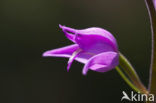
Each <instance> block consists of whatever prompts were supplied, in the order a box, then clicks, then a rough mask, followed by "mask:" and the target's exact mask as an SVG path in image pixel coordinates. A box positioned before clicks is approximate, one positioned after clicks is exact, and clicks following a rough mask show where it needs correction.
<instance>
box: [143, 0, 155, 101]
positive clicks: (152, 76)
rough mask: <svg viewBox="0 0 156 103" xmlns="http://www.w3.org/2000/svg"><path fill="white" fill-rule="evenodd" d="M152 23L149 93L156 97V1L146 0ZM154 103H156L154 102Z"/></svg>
mask: <svg viewBox="0 0 156 103" xmlns="http://www.w3.org/2000/svg"><path fill="white" fill-rule="evenodd" d="M145 3H146V6H147V9H148V13H149V18H150V23H151V33H152V53H151V66H150V74H149V76H150V80H149V88H148V89H149V91H150V93H152V94H154V95H156V1H155V0H145ZM153 103H156V101H155V102H153Z"/></svg>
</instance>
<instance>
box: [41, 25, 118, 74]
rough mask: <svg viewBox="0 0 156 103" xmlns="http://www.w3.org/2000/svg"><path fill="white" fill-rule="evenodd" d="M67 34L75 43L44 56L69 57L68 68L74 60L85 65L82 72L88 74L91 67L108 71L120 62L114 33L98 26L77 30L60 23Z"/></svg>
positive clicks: (94, 69)
mask: <svg viewBox="0 0 156 103" xmlns="http://www.w3.org/2000/svg"><path fill="white" fill-rule="evenodd" d="M59 27H60V28H61V29H62V31H63V32H64V34H65V36H66V37H67V38H68V39H69V40H71V41H72V42H73V43H74V44H72V45H69V46H65V47H62V48H58V49H53V50H49V51H46V52H45V53H43V56H44V57H67V58H69V61H68V66H67V70H69V68H70V66H71V64H72V62H73V61H74V60H76V61H78V62H81V63H83V64H85V65H84V67H83V70H82V73H83V74H84V75H86V74H87V71H88V70H89V69H91V70H93V71H97V72H106V71H109V70H111V69H113V68H114V67H116V66H117V65H118V63H119V60H118V58H119V53H118V47H117V42H116V40H115V38H114V37H113V35H112V34H111V33H110V32H108V31H106V30H104V29H102V28H97V27H92V28H87V29H82V30H77V29H73V28H69V27H66V26H62V25H59Z"/></svg>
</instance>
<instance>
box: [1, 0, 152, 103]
mask: <svg viewBox="0 0 156 103" xmlns="http://www.w3.org/2000/svg"><path fill="white" fill-rule="evenodd" d="M58 24H62V25H66V26H69V27H72V28H77V29H83V28H88V27H93V26H96V27H102V28H105V29H107V30H109V31H110V32H111V33H112V34H113V35H114V36H115V37H116V39H117V41H118V44H119V49H120V51H121V52H122V53H123V54H124V55H125V56H126V57H127V58H128V59H129V60H130V61H131V63H132V64H133V66H134V67H135V68H136V71H137V72H138V74H139V76H140V78H141V80H142V81H143V83H144V84H145V85H146V86H147V85H148V74H149V66H150V48H151V46H150V44H151V41H150V40H151V34H150V24H149V19H148V13H147V10H146V7H145V4H144V0H1V1H0V54H1V55H0V94H1V96H0V102H1V103H114V102H115V103H121V101H120V99H121V97H122V91H126V92H127V93H129V94H130V92H131V89H130V87H129V86H127V84H126V83H125V82H124V81H123V80H122V79H121V78H120V76H119V75H118V74H117V72H116V71H115V70H112V71H110V72H106V73H97V72H93V71H89V72H88V75H87V76H83V75H82V74H81V70H82V67H83V65H82V64H80V63H77V62H74V63H73V65H72V67H71V70H70V71H69V72H67V71H66V65H67V61H68V60H67V59H65V58H43V57H42V53H43V52H44V51H46V50H49V49H54V48H58V47H62V46H65V45H69V44H71V42H70V41H69V40H67V39H66V38H65V36H64V34H63V33H62V31H61V30H60V29H59V27H58Z"/></svg>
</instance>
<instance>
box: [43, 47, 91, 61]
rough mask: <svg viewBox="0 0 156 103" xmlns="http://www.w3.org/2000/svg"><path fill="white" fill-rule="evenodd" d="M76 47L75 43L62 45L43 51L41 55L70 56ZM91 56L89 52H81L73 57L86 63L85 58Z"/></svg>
mask: <svg viewBox="0 0 156 103" xmlns="http://www.w3.org/2000/svg"><path fill="white" fill-rule="evenodd" d="M77 49H79V46H78V45H77V44H73V45H69V46H65V47H62V48H58V49H53V50H49V51H46V52H45V53H43V56H44V57H66V58H70V57H71V56H72V54H73V52H75V51H76V50H77ZM92 56H93V55H91V54H89V53H85V52H82V53H80V54H79V55H78V56H77V57H76V58H75V60H77V61H79V62H81V63H86V62H87V60H88V59H89V58H90V57H92Z"/></svg>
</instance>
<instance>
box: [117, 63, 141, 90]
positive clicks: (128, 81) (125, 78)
mask: <svg viewBox="0 0 156 103" xmlns="http://www.w3.org/2000/svg"><path fill="white" fill-rule="evenodd" d="M115 69H116V71H117V72H118V73H119V75H120V76H121V77H122V78H123V80H124V81H125V82H126V83H127V84H128V85H129V86H130V87H131V88H132V89H133V90H135V91H136V92H141V91H140V90H139V89H138V88H137V87H136V86H135V85H134V84H133V83H132V82H131V81H130V80H129V79H128V78H127V77H126V76H125V74H124V73H123V72H122V70H121V69H120V68H119V67H118V66H116V67H115Z"/></svg>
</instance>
